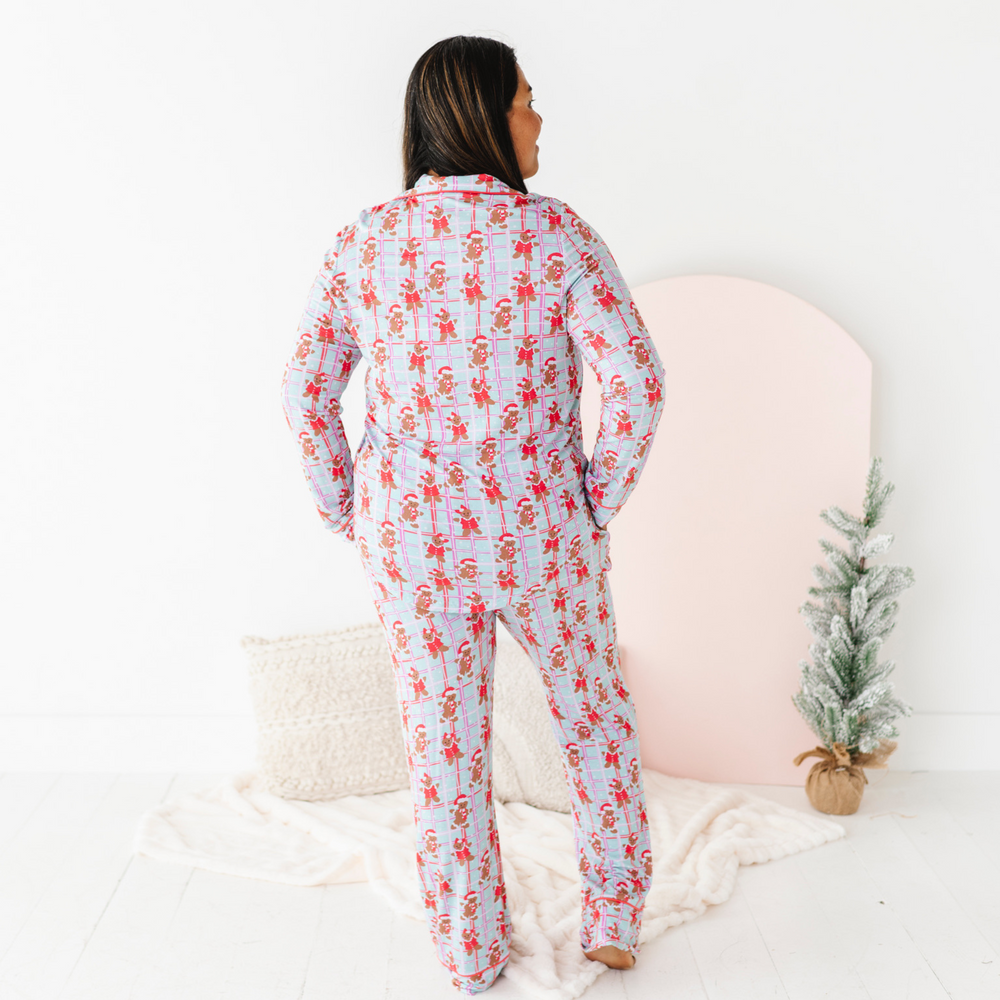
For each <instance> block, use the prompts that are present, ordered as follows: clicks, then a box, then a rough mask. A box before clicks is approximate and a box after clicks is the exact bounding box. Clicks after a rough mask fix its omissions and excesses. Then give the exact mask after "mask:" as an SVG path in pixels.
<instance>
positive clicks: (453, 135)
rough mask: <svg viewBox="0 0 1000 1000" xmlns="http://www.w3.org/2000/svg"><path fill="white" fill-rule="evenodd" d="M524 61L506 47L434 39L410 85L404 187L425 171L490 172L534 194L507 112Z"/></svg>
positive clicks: (465, 38)
mask: <svg viewBox="0 0 1000 1000" xmlns="http://www.w3.org/2000/svg"><path fill="white" fill-rule="evenodd" d="M515 94H517V57H516V55H515V53H514V50H513V49H512V48H511V47H510V46H509V45H506V44H504V43H503V42H499V41H496V40H495V39H492V38H481V37H479V36H477V35H453V36H452V37H451V38H444V39H442V40H441V41H440V42H435V43H434V44H433V45H432V46H431V47H430V48H429V49H428V50H427V51H426V52H425V53H424V54H423V55H422V56H421V57H420V58H419V59H418V60H417V63H416V65H415V66H414V67H413V69H412V70H411V72H410V78H409V80H408V81H407V84H406V98H405V106H404V120H403V189H404V190H408V189H409V188H411V187H413V185H414V184H415V183H416V182H417V180H418V179H419V177H420V175H421V174H426V173H430V172H431V171H432V170H433V171H434V172H435V173H438V174H441V175H442V176H447V175H449V174H490V175H491V176H493V177H496V178H499V179H500V180H501V181H503V182H504V183H505V184H507V185H509V186H510V187H512V188H515V189H516V190H518V191H521V192H523V193H525V194H527V191H528V189H527V187H525V184H524V178H523V177H522V176H521V168H520V167H519V166H518V163H517V153H516V151H515V150H514V141H513V139H511V135H510V123H509V121H508V119H507V112H508V111H509V110H510V108H511V106H512V105H513V103H514V96H515Z"/></svg>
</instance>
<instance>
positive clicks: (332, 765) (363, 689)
mask: <svg viewBox="0 0 1000 1000" xmlns="http://www.w3.org/2000/svg"><path fill="white" fill-rule="evenodd" d="M241 641H242V645H243V648H244V649H245V650H246V651H247V654H248V656H249V658H250V697H251V700H252V702H253V709H254V715H255V716H256V718H257V762H258V767H259V770H260V774H261V777H262V778H263V780H264V782H265V784H266V785H267V787H268V788H269V789H270V791H272V792H274V793H275V794H276V795H281V796H283V797H284V798H288V799H306V800H309V801H318V800H322V799H336V798H340V797H341V796H344V795H368V794H372V793H374V792H391V791H395V790H396V789H400V788H409V785H410V779H409V774H408V772H407V768H406V750H405V748H404V746H403V729H402V721H401V720H400V716H399V706H398V704H397V701H396V688H395V683H394V681H393V674H392V661H391V660H390V658H389V647H388V646H387V645H386V641H385V633H384V632H383V631H382V626H381V625H380V624H379V623H378V622H376V623H374V624H369V625H356V626H353V627H350V628H344V629H334V630H332V631H329V632H319V633H317V634H315V635H294V636H285V637H283V638H280V639H259V638H257V637H255V636H245V637H244V638H243V639H242V640H241Z"/></svg>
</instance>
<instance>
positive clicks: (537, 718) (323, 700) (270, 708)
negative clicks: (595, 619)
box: [242, 622, 570, 813]
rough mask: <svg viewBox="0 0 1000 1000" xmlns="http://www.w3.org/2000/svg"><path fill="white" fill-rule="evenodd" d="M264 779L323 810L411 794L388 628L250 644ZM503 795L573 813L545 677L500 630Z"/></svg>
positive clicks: (496, 776) (496, 714) (498, 789)
mask: <svg viewBox="0 0 1000 1000" xmlns="http://www.w3.org/2000/svg"><path fill="white" fill-rule="evenodd" d="M242 645H243V648H244V649H245V650H246V651H247V655H248V656H249V658H250V697H251V700H252V702H253V708H254V714H255V716H256V718H257V733H258V735H257V758H258V765H259V768H260V773H261V777H262V778H263V779H264V781H265V783H266V784H267V787H268V788H269V789H270V790H271V791H272V792H274V793H275V794H276V795H281V796H283V797H284V798H288V799H305V800H308V801H320V800H325V799H336V798H340V797H341V796H344V795H368V794H372V793H374V792H390V791H395V790H396V789H400V788H408V787H409V774H408V771H407V767H406V749H405V746H404V744H403V730H402V722H401V720H400V717H399V706H398V703H397V701H396V688H395V681H394V679H393V669H392V659H391V657H390V654H389V647H388V645H387V644H386V641H385V632H384V631H383V629H382V626H381V625H380V624H379V623H378V622H374V623H371V624H365V625H354V626H352V627H350V628H344V629H334V630H331V631H329V632H318V633H315V634H313V635H294V636H284V637H282V638H279V639H260V638H257V637H256V636H245V637H244V638H243V640H242ZM493 794H494V796H495V797H496V799H497V801H499V802H526V803H527V804H528V805H532V806H536V807H537V808H539V809H552V810H555V811H556V812H564V813H568V812H569V811H570V799H569V786H568V784H567V781H566V772H565V769H564V767H563V763H562V753H561V751H560V749H559V744H558V742H557V741H556V737H555V734H554V733H553V731H552V723H551V720H550V716H549V706H548V701H547V699H546V697H545V687H544V685H543V684H542V680H541V677H540V676H539V674H538V669H537V668H536V667H535V665H534V664H533V663H532V662H531V660H530V659H529V657H528V655H527V654H526V653H525V652H524V650H522V649H521V647H520V646H519V645H518V644H517V643H516V642H515V641H514V640H513V639H510V638H507V637H506V636H505V634H502V633H500V631H499V630H498V641H497V663H496V673H495V679H494V704H493Z"/></svg>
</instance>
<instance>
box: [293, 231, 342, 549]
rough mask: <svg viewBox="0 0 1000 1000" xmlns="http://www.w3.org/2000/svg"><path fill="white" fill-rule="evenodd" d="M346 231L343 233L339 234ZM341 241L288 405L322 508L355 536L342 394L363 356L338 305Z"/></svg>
mask: <svg viewBox="0 0 1000 1000" xmlns="http://www.w3.org/2000/svg"><path fill="white" fill-rule="evenodd" d="M342 233H343V230H342V231H341V232H340V233H338V234H337V236H338V244H339V237H340V236H341V235H342ZM337 258H338V246H337V245H336V244H335V246H334V247H332V248H331V249H329V250H328V251H327V252H326V254H325V255H324V258H323V266H322V267H321V268H320V271H319V273H318V274H317V275H316V280H315V281H314V282H313V286H312V288H311V289H310V292H309V297H308V300H307V302H306V307H305V311H304V312H303V314H302V319H301V321H300V322H299V329H298V339H297V341H296V345H295V350H294V352H293V354H292V356H291V358H290V359H289V360H288V363H287V365H286V366H285V371H284V374H283V376H282V380H281V394H282V406H283V408H284V411H285V419H286V420H287V422H288V427H289V429H290V430H291V432H292V433H293V434H294V435H295V439H296V441H297V442H298V447H299V451H300V461H301V463H302V470H303V472H304V473H305V477H306V480H307V482H308V484H309V490H310V492H311V493H312V497H313V501H314V502H315V504H316V509H317V510H318V511H319V514H320V516H321V517H322V518H323V521H324V522H325V524H326V527H327V528H329V529H330V530H331V531H334V532H336V533H338V534H342V535H344V536H345V537H346V538H347V539H349V540H351V541H353V539H354V519H353V513H354V463H353V461H352V459H351V449H350V446H349V444H348V443H347V437H346V435H345V433H344V423H343V420H341V417H340V397H341V395H342V394H343V392H344V389H345V388H346V387H347V383H348V381H349V379H350V377H351V373H352V372H353V371H354V368H355V367H356V366H357V364H358V361H359V360H360V359H361V352H360V350H359V349H358V345H357V341H356V340H355V337H354V333H353V328H352V326H351V324H350V322H346V321H345V320H344V317H343V315H342V313H341V311H340V309H339V308H338V306H337V298H338V296H339V297H343V290H342V285H338V284H337V282H336V280H335V275H336V271H337Z"/></svg>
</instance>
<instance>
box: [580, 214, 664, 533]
mask: <svg viewBox="0 0 1000 1000" xmlns="http://www.w3.org/2000/svg"><path fill="white" fill-rule="evenodd" d="M562 204H563V208H564V210H565V212H566V214H567V215H568V220H567V222H566V224H565V225H564V227H563V232H564V237H565V238H564V253H563V259H564V262H565V267H566V271H565V281H566V285H565V287H566V307H565V313H566V326H567V331H568V333H569V334H570V336H571V337H572V338H573V340H574V342H575V343H576V345H577V346H578V348H579V350H580V352H581V353H582V355H583V357H584V360H585V361H586V362H587V364H589V365H590V367H591V368H593V369H594V372H595V374H596V375H597V380H598V382H599V383H600V385H601V422H600V428H599V430H598V433H597V441H596V444H595V446H594V454H593V458H592V459H591V460H590V463H589V464H588V466H587V471H586V474H585V477H584V488H585V490H586V493H587V497H588V499H589V501H590V507H591V511H592V513H593V515H594V520H595V522H596V523H597V524H598V525H599V526H600V527H604V526H605V525H607V524H608V522H609V521H610V520H611V519H612V518H613V517H614V516H615V515H616V514H617V513H618V511H620V510H621V508H622V506H623V505H624V503H625V501H626V500H627V499H628V497H629V494H630V493H631V492H632V490H633V489H634V488H635V484H636V481H637V480H638V478H639V474H640V472H641V471H642V467H643V466H644V465H645V463H646V458H647V456H648V454H649V448H650V445H651V444H652V441H653V435H654V433H655V431H656V425H657V423H658V422H659V419H660V414H661V413H662V411H663V374H664V373H663V365H662V364H661V362H660V358H659V355H658V354H657V352H656V347H655V345H654V344H653V341H652V339H651V338H650V336H649V333H648V331H647V329H646V325H645V323H643V320H642V317H641V316H640V315H639V310H638V309H637V308H636V305H635V302H634V301H633V300H632V295H631V293H630V292H629V289H628V285H627V284H626V283H625V279H624V278H623V277H622V275H621V272H620V271H619V270H618V264H617V263H616V261H615V259H614V257H613V256H612V255H611V251H610V250H609V249H608V247H607V245H606V244H605V242H604V240H602V239H601V237H600V236H599V235H598V234H597V233H596V232H595V231H594V230H593V229H592V228H591V227H590V226H588V225H587V224H586V223H585V222H584V221H583V220H582V219H581V218H580V217H579V216H578V215H577V214H576V213H575V212H574V211H573V210H572V209H571V208H570V207H569V206H568V205H566V204H565V202H563V203H562Z"/></svg>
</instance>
